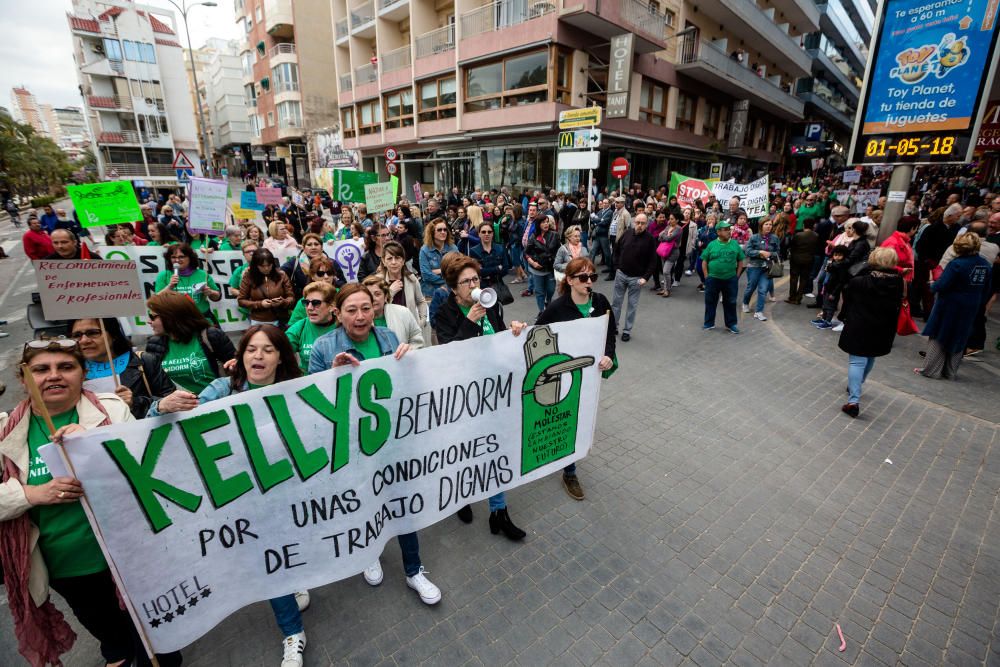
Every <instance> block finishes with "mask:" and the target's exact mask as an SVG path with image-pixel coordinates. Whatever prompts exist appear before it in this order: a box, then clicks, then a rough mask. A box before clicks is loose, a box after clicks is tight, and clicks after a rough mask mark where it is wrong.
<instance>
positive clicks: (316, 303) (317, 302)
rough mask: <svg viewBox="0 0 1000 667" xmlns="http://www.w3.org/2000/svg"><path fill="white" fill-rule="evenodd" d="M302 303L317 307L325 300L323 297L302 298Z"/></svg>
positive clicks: (309, 306) (308, 306)
mask: <svg viewBox="0 0 1000 667" xmlns="http://www.w3.org/2000/svg"><path fill="white" fill-rule="evenodd" d="M302 303H304V304H305V306H306V308H319V307H320V306H322V305H323V304H324V303H326V302H325V301H323V299H302Z"/></svg>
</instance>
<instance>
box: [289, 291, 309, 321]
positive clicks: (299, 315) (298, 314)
mask: <svg viewBox="0 0 1000 667" xmlns="http://www.w3.org/2000/svg"><path fill="white" fill-rule="evenodd" d="M305 317H306V303H305V297H302V298H301V299H299V302H298V303H297V304H295V308H292V314H291V315H290V316H289V317H288V324H289V325H292V324H295V323H296V322H299V321H300V320H303V319H305Z"/></svg>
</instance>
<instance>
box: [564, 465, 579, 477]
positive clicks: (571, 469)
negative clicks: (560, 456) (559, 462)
mask: <svg viewBox="0 0 1000 667" xmlns="http://www.w3.org/2000/svg"><path fill="white" fill-rule="evenodd" d="M563 475H565V476H566V477H576V461H573V462H572V463H570V464H569V465H568V466H566V467H565V468H563Z"/></svg>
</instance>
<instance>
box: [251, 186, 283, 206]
mask: <svg viewBox="0 0 1000 667" xmlns="http://www.w3.org/2000/svg"><path fill="white" fill-rule="evenodd" d="M256 192H257V203H258V204H264V205H265V206H267V205H269V204H270V205H274V206H281V205H282V204H284V203H285V200H284V199H282V198H281V188H257V190H256Z"/></svg>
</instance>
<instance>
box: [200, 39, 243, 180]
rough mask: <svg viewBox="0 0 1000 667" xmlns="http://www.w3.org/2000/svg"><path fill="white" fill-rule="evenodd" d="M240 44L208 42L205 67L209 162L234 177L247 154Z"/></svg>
mask: <svg viewBox="0 0 1000 667" xmlns="http://www.w3.org/2000/svg"><path fill="white" fill-rule="evenodd" d="M242 44H243V43H242V41H238V40H229V41H223V40H217V39H212V40H209V42H208V44H206V48H210V49H211V57H210V58H209V60H208V62H207V63H206V65H205V74H204V76H205V84H204V86H205V90H206V104H205V106H206V116H205V119H206V122H207V124H208V128H209V129H208V142H209V144H210V145H211V155H212V162H213V163H214V165H215V167H216V173H219V172H218V170H219V169H221V168H225V169H228V170H229V173H230V174H232V175H234V176H238V175H239V174H240V172H241V170H243V169H244V168H246V160H249V153H250V118H249V116H248V112H249V108H248V107H247V102H246V98H245V96H244V90H243V72H242V69H241V66H240V52H241V51H242ZM199 81H200V79H199Z"/></svg>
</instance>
